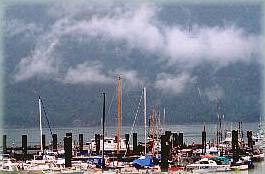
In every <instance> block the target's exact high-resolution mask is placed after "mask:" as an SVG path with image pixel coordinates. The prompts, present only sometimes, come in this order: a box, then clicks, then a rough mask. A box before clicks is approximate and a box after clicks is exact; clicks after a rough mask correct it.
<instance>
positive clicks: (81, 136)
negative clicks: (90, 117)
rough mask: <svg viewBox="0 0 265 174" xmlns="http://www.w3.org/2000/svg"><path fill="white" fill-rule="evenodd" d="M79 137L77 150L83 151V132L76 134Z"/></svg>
mask: <svg viewBox="0 0 265 174" xmlns="http://www.w3.org/2000/svg"><path fill="white" fill-rule="evenodd" d="M78 138H79V151H80V152H81V151H83V144H84V137H83V134H79V136H78Z"/></svg>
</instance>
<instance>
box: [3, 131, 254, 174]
mask: <svg viewBox="0 0 265 174" xmlns="http://www.w3.org/2000/svg"><path fill="white" fill-rule="evenodd" d="M100 136H101V135H100V134H95V144H96V151H95V152H94V153H95V155H100V153H101V152H100V139H101V137H100ZM129 137H130V136H129V134H125V139H126V147H127V151H128V152H130V153H128V154H129V155H140V154H141V153H142V150H143V147H142V146H141V145H140V144H139V143H138V138H137V133H133V135H132V145H133V147H132V149H130V148H129V147H130V146H129V143H130V141H129ZM238 137H239V136H238V131H237V130H233V131H232V157H233V162H236V161H238V160H239V157H240V153H241V151H242V149H240V146H239V139H238ZM206 139H207V138H206V131H205V130H203V131H202V142H201V148H202V154H205V153H206V146H207V143H206V142H207V141H206ZM72 141H73V140H72V133H66V135H65V137H64V150H65V166H66V167H70V166H71V159H72V151H73V149H72ZM57 142H58V141H57V134H53V135H52V146H51V147H52V150H53V151H57V146H58V143H57ZM42 143H43V147H44V149H48V146H46V141H45V135H42ZM160 143H161V170H162V171H166V170H167V169H168V161H169V160H172V159H171V157H172V154H173V153H175V151H176V150H180V149H183V148H185V147H186V145H185V144H184V141H183V133H181V132H180V133H172V132H171V131H165V134H163V135H161V137H160ZM83 144H84V139H83V134H79V147H78V150H79V151H80V152H82V151H83ZM253 144H254V142H253V140H252V131H247V146H248V147H249V148H250V149H252V150H253ZM11 150H14V151H18V150H20V151H22V153H21V154H16V156H15V158H16V159H18V160H27V159H31V158H32V156H30V154H28V151H29V150H40V147H29V146H28V142H27V135H22V146H21V147H16V148H15V147H7V136H6V135H3V154H6V153H7V152H8V151H9V152H10V151H11Z"/></svg>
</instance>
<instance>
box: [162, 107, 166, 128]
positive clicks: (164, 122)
mask: <svg viewBox="0 0 265 174" xmlns="http://www.w3.org/2000/svg"><path fill="white" fill-rule="evenodd" d="M163 124H164V125H163V126H165V125H166V108H164V117H163Z"/></svg>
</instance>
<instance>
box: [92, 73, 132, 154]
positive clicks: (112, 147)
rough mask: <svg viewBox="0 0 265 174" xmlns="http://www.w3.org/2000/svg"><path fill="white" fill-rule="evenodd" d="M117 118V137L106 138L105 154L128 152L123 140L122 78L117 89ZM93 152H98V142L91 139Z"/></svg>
mask: <svg viewBox="0 0 265 174" xmlns="http://www.w3.org/2000/svg"><path fill="white" fill-rule="evenodd" d="M117 89H118V90H117V92H118V95H117V110H118V114H117V118H118V128H117V133H116V136H115V137H104V152H105V154H121V155H122V154H125V153H126V150H127V146H126V139H123V138H121V136H120V135H121V133H120V132H121V104H122V103H121V94H122V89H121V77H120V76H118V88H117ZM102 150H103V138H102V136H100V151H102ZM91 151H92V152H93V153H95V152H96V140H95V138H92V139H91Z"/></svg>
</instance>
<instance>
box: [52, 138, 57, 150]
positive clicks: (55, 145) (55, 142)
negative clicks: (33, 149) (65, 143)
mask: <svg viewBox="0 0 265 174" xmlns="http://www.w3.org/2000/svg"><path fill="white" fill-rule="evenodd" d="M52 150H53V151H54V152H56V151H57V134H52Z"/></svg>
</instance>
